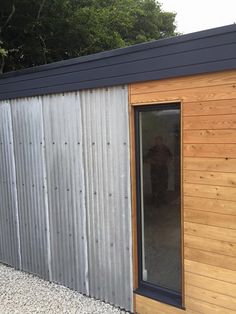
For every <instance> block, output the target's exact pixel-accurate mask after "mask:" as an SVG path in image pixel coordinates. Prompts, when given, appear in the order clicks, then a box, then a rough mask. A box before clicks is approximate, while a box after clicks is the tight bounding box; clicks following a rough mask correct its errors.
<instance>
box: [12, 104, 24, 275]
mask: <svg viewBox="0 0 236 314" xmlns="http://www.w3.org/2000/svg"><path fill="white" fill-rule="evenodd" d="M9 104H10V119H11V121H10V124H11V128H10V130H11V136H12V144H13V146H12V153H13V154H12V159H13V165H12V166H13V169H12V170H13V173H14V179H15V180H14V181H15V187H14V190H15V209H16V234H17V246H18V256H19V269H20V270H21V269H22V258H21V238H20V220H19V207H18V189H17V176H16V162H15V140H14V131H13V121H12V104H11V101H10V102H9Z"/></svg>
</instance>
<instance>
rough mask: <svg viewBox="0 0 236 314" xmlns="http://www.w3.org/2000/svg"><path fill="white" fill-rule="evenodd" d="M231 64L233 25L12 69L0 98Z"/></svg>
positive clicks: (235, 39)
mask: <svg viewBox="0 0 236 314" xmlns="http://www.w3.org/2000/svg"><path fill="white" fill-rule="evenodd" d="M230 69H236V25H235V24H233V25H229V26H224V27H219V28H215V29H210V30H206V31H201V32H196V33H192V34H187V35H182V36H178V37H171V38H167V39H161V40H158V41H153V42H149V43H143V44H139V45H134V46H130V47H127V48H122V49H115V50H111V51H106V52H102V53H98V54H94V55H90V56H85V57H80V58H74V59H70V60H65V61H60V62H54V63H51V64H47V65H42V66H38V67H33V68H28V69H24V70H20V71H16V72H9V73H6V74H3V75H1V76H0V99H2V100H3V99H9V98H17V97H26V96H35V95H41V94H52V93H59V92H67V91H75V90H79V89H86V88H98V87H104V86H113V85H117V84H127V83H131V82H140V81H147V80H155V79H162V78H169V77H177V76H183V75H193V74H199V73H206V72H215V71H222V70H230Z"/></svg>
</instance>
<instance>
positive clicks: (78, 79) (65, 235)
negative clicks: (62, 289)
mask: <svg viewBox="0 0 236 314" xmlns="http://www.w3.org/2000/svg"><path fill="white" fill-rule="evenodd" d="M0 162H1V167H0V261H1V262H2V263H6V264H8V265H11V266H13V267H15V268H17V269H20V270H24V271H27V272H30V273H34V274H37V275H38V276H40V277H42V278H44V279H46V280H50V281H54V282H58V283H60V284H63V285H65V286H68V287H70V288H72V289H75V290H77V291H79V292H81V293H83V294H85V295H88V296H92V297H95V298H97V299H100V300H104V301H106V302H109V303H111V304H114V305H116V306H118V307H120V308H124V309H126V310H128V311H131V312H135V313H140V314H154V313H156V314H177V313H178V314H181V313H182V314H184V313H186V314H193V313H194V314H199V313H202V314H213V313H217V314H233V313H236V25H230V26H225V27H221V28H216V29H211V30H206V31H202V32H197V33H193V34H189V35H183V36H179V37H174V38H169V39H164V40H159V41H154V42H150V43H145V44H140V45H136V46H132V47H128V48H124V49H117V50H113V51H108V52H103V53H99V54H95V55H91V56H86V57H81V58H76V59H71V60H67V61H62V62H57V63H52V64H49V65H44V66H40V67H35V68H30V69H26V70H22V71H17V72H13V73H6V74H4V75H2V76H1V77H0Z"/></svg>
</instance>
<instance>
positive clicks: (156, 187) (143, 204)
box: [135, 103, 182, 307]
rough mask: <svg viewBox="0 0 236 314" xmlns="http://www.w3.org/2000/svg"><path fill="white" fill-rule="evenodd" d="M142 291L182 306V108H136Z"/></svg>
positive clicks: (177, 106) (140, 279) (140, 288)
mask: <svg viewBox="0 0 236 314" xmlns="http://www.w3.org/2000/svg"><path fill="white" fill-rule="evenodd" d="M135 126H136V155H137V156H136V157H137V204H138V221H137V225H138V253H139V254H138V255H139V287H138V289H137V291H136V292H137V293H140V294H143V295H146V296H149V297H151V298H154V299H157V300H160V301H163V302H165V303H168V304H172V305H175V306H179V307H181V304H182V302H181V290H182V282H181V279H182V263H181V262H182V258H181V206H180V203H181V202H180V182H181V181H180V104H177V103H176V104H168V105H166V104H164V105H163V104H162V105H155V106H149V105H148V106H140V107H137V108H136V110H135Z"/></svg>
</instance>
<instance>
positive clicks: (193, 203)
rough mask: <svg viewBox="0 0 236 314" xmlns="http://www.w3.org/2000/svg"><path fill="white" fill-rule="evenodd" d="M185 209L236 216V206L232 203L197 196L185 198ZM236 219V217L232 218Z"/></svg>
mask: <svg viewBox="0 0 236 314" xmlns="http://www.w3.org/2000/svg"><path fill="white" fill-rule="evenodd" d="M184 207H185V208H188V209H196V210H201V211H206V212H212V213H219V214H224V215H234V216H236V204H235V202H232V201H224V200H217V199H214V198H213V199H209V198H202V197H196V196H186V195H185V196H184ZM231 219H236V217H231Z"/></svg>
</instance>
